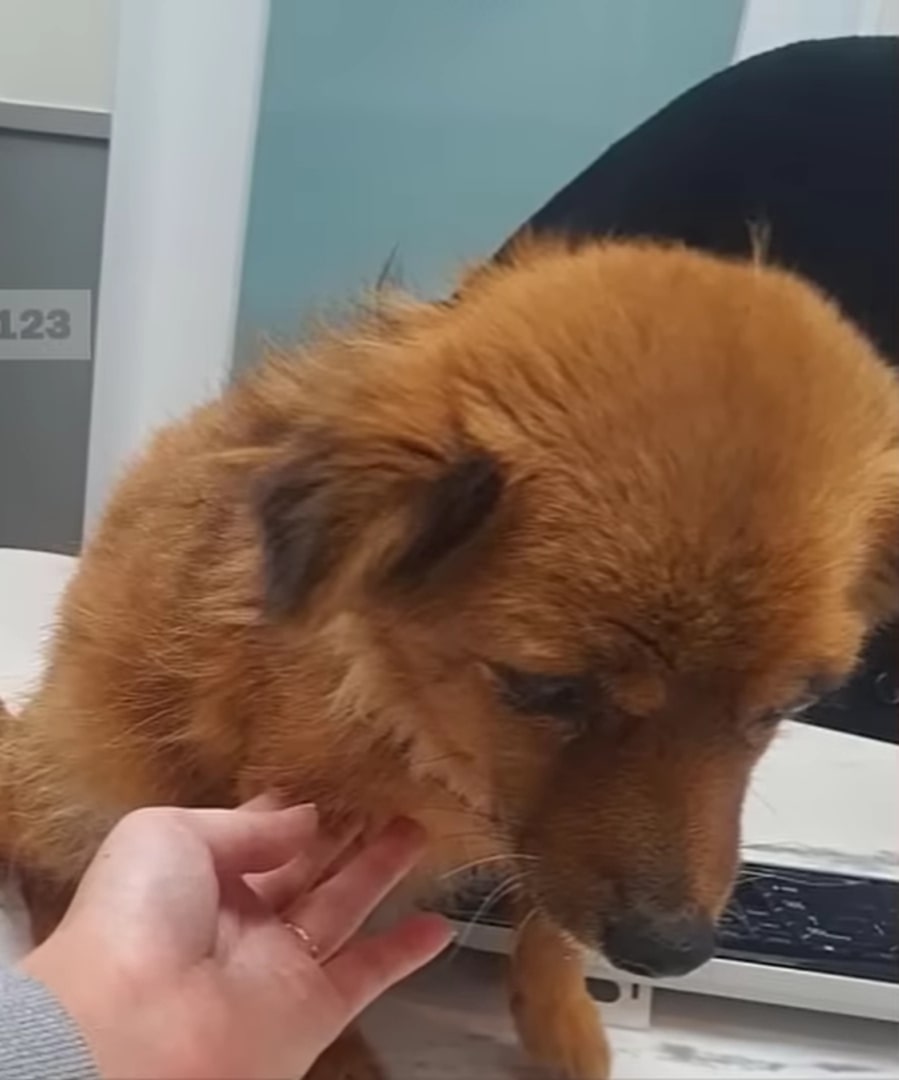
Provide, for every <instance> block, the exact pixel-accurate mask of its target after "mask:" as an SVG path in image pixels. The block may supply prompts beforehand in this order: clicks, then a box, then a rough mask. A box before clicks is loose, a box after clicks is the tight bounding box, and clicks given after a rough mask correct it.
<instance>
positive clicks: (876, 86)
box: [497, 37, 899, 742]
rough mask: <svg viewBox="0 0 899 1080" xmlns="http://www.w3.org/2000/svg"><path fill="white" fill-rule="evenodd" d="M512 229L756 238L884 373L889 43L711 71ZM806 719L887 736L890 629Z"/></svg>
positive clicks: (893, 197) (734, 250)
mask: <svg viewBox="0 0 899 1080" xmlns="http://www.w3.org/2000/svg"><path fill="white" fill-rule="evenodd" d="M522 228H523V229H527V230H530V231H533V232H537V233H540V232H553V233H560V232H561V233H567V234H569V235H574V236H584V235H587V236H606V235H617V236H642V237H655V238H665V239H676V240H681V241H683V242H685V243H687V244H689V245H691V246H694V247H698V248H704V249H706V250H710V251H715V252H719V253H722V254H735V255H739V254H749V253H750V251H751V245H752V232H753V230H754V229H755V230H756V231H758V230H762V231H763V232H764V233H765V234H766V236H767V251H768V257H769V259H770V260H771V261H773V262H777V263H779V264H781V265H783V266H786V267H789V268H791V269H793V270H795V271H797V272H798V273H800V274H802V275H804V276H805V277H807V278H809V279H810V280H812V281H815V282H817V283H818V284H819V285H820V286H822V287H823V288H824V290H825V291H826V292H828V293H829V294H830V295H831V297H833V298H834V299H835V300H837V302H838V303H839V304H840V305H841V306H842V308H843V310H844V311H845V312H846V313H847V314H848V315H849V316H850V317H851V318H852V319H854V321H855V322H856V323H857V324H858V325H859V326H860V327H862V328H863V329H864V330H865V331H866V332H867V333H868V335H869V336H870V337H871V338H872V339H873V340H874V342H875V343H876V344H877V346H878V347H879V348H880V350H881V352H882V353H883V355H884V356H885V357H886V359H887V360H888V361H889V362H890V363H892V364H897V365H899V38H886V37H881V38H858V37H857V38H841V39H836V40H829V41H818V42H804V43H801V44H797V45H791V46H787V47H786V48H782V49H778V50H776V51H774V52H770V53H767V54H764V55H762V56H758V57H754V58H752V59H750V60H747V61H744V62H743V63H741V64H738V65H736V66H734V67H732V68H729V69H728V70H726V71H724V72H721V73H720V74H718V75H715V76H714V77H712V78H710V79H708V80H707V81H706V82H704V83H702V84H700V85H699V86H697V87H696V88H694V89H693V90H691V91H689V92H688V93H686V94H684V95H683V96H682V97H680V98H678V99H677V100H676V101H675V102H673V103H672V104H671V105H669V106H668V107H667V108H665V109H663V110H662V111H661V112H660V113H658V114H657V115H656V116H654V117H652V118H651V119H650V120H648V121H647V122H646V123H644V124H643V125H642V126H641V127H639V128H637V130H636V131H634V132H633V133H632V134H630V135H628V136H627V137H626V138H624V139H622V140H621V141H620V142H618V143H616V144H615V145H614V146H612V147H611V149H609V150H608V151H606V153H604V154H603V155H602V156H601V157H600V158H598V159H597V160H596V161H595V162H594V163H593V164H592V165H590V166H589V167H588V168H587V169H586V170H585V171H584V172H583V173H581V175H580V176H578V177H577V178H576V179H575V180H573V181H572V182H571V183H570V184H569V185H568V186H567V187H565V188H564V189H563V190H562V191H560V192H559V193H558V194H557V195H556V196H554V197H553V198H552V199H550V201H549V202H548V203H547V204H546V205H545V206H544V207H543V208H542V209H541V210H539V211H538V212H537V213H536V214H535V215H534V216H533V217H532V218H531V219H530V220H529V221H528V222H527V223H526V224H525V225H524V226H523V227H522ZM504 250H505V249H504ZM497 257H498V258H500V259H501V258H502V257H503V251H500V252H499V254H498V256H497ZM807 720H808V722H809V723H813V724H818V725H820V726H823V727H829V728H835V729H839V730H844V731H850V732H853V733H855V734H858V735H865V736H868V737H871V738H877V739H881V740H884V741H890V742H895V741H899V626H894V627H891V628H887V629H885V630H883V631H882V632H881V633H880V634H879V635H878V637H877V638H876V639H875V640H874V641H873V642H872V643H871V644H870V646H869V648H868V649H867V651H866V653H865V656H864V660H863V664H862V666H861V667H860V670H859V672H858V674H857V676H856V678H855V679H853V680H852V682H851V683H850V684H849V685H848V686H847V687H845V688H844V689H843V690H842V691H840V692H839V693H838V694H836V695H833V696H832V697H831V698H828V699H827V700H826V701H823V702H821V703H820V704H819V705H818V706H817V707H816V708H815V709H813V710H812V711H811V712H810V713H808V714H807Z"/></svg>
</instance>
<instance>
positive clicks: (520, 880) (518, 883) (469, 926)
mask: <svg viewBox="0 0 899 1080" xmlns="http://www.w3.org/2000/svg"><path fill="white" fill-rule="evenodd" d="M523 884H524V877H523V875H521V874H516V875H512V876H511V877H508V878H505V879H504V880H503V881H501V882H500V883H499V884H498V885H497V886H496V888H495V889H493V890H491V892H490V893H489V894H488V895H487V897H486V899H485V900H483V901H482V902H481V904H480V905H479V906H478V909H477V911H476V912H475V913H474V915H473V916H472V918H471V919H469V920H468V922H466V923H465V926H464V927H463V929H462V933H461V934H460V935H459V938H458V940H457V941H456V944H455V946H454V947H453V950H452V952H451V954H450V957H449V962H452V960H454V959H455V957H456V956H458V954H459V952H460V950H461V949H463V948H464V947H465V945H466V944H467V942H468V940H469V938H470V937H471V932H472V930H474V928H475V927H476V926H477V924H478V923H479V922H480V921H481V919H483V918H484V916H485V915H486V914H487V912H488V911H490V910H491V908H493V907H494V906H495V905H496V904H498V903H499V902H500V900H503V899H504V898H505V897H507V896H510V895H511V894H512V893H513V892H515V890H516V889H520V888H521V887H522V885H523Z"/></svg>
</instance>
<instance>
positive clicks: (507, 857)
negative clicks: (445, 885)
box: [440, 852, 538, 881]
mask: <svg viewBox="0 0 899 1080" xmlns="http://www.w3.org/2000/svg"><path fill="white" fill-rule="evenodd" d="M513 860H514V861H516V862H522V861H523V862H537V861H538V859H537V856H536V855H525V854H516V853H515V852H509V853H506V852H503V853H501V854H497V855H485V856H484V857H483V858H480V859H472V860H471V862H467V863H463V864H462V865H461V866H457V867H454V869H452V870H448V871H447V872H446V873H445V874H441V875H440V881H448V880H449V879H450V878H454V877H457V876H458V875H459V874H464V873H465V871H466V870H477V869H479V868H480V867H482V866H489V865H490V864H491V863H497V862H510V861H513Z"/></svg>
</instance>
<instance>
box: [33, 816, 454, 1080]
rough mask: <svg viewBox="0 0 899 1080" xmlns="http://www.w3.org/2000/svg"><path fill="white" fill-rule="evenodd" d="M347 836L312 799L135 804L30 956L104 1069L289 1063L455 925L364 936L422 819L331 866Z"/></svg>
mask: <svg viewBox="0 0 899 1080" xmlns="http://www.w3.org/2000/svg"><path fill="white" fill-rule="evenodd" d="M347 839H348V838H345V839H344V842H339V841H334V840H329V839H327V838H326V837H324V836H323V835H322V833H320V832H319V830H318V819H317V814H316V812H315V809H314V808H313V807H311V806H298V807H293V808H290V809H281V810H278V809H272V808H271V804H270V803H268V802H266V801H265V800H261V801H260V800H257V801H256V802H254V803H252V804H248V806H247V807H244V808H241V809H239V810H182V809H175V808H162V807H160V808H150V809H144V810H138V811H136V812H134V813H132V814H129V815H128V816H127V817H125V818H123V819H122V821H121V822H120V823H119V824H118V825H117V826H116V827H115V828H114V829H113V830H112V832H111V833H110V835H109V837H108V838H107V839H106V841H105V842H104V844H103V845H102V846H101V848H100V850H99V852H98V853H97V856H96V858H95V859H94V861H93V863H92V864H91V866H90V868H89V869H88V871H87V873H86V875H85V877H84V879H83V881H82V883H81V885H80V887H79V889H78V892H77V894H76V896H75V899H74V901H73V903H72V905H71V907H70V909H69V911H68V913H67V915H66V916H65V918H64V920H63V921H62V923H61V924H60V926H59V928H58V929H57V930H56V932H55V933H54V934H52V935H51V936H50V937H49V938H48V939H47V941H46V942H45V943H44V944H43V945H41V946H40V947H39V948H37V949H36V950H35V951H34V952H33V953H31V955H30V956H29V957H27V958H26V959H25V960H24V961H23V963H22V967H23V969H24V970H25V971H27V972H28V973H29V974H30V975H32V976H33V977H35V978H37V979H39V980H40V981H41V982H43V983H44V984H45V985H46V986H48V987H49V988H50V990H51V991H53V993H54V994H55V995H56V996H57V998H58V999H59V1000H60V1001H61V1002H62V1004H63V1005H64V1006H65V1007H66V1009H67V1010H68V1011H69V1013H70V1015H71V1016H72V1017H73V1019H74V1020H75V1021H76V1023H78V1025H79V1026H80V1028H81V1030H82V1031H83V1033H84V1035H85V1038H86V1040H87V1042H88V1044H89V1045H90V1047H91V1050H92V1051H93V1054H94V1057H95V1060H96V1062H97V1066H98V1068H99V1070H100V1072H101V1074H102V1075H103V1076H104V1077H108V1078H110V1080H112V1078H115V1080H137V1078H146V1077H148V1076H152V1077H154V1080H168V1078H172V1080H175V1078H177V1080H229V1078H233V1080H238V1078H240V1080H280V1078H284V1080H296V1078H297V1077H299V1076H302V1075H304V1074H305V1073H306V1072H307V1071H308V1069H309V1068H310V1067H311V1066H312V1064H313V1063H314V1061H315V1059H316V1058H317V1057H318V1056H319V1055H320V1054H321V1053H322V1051H323V1050H325V1049H326V1048H327V1047H328V1046H329V1045H330V1044H331V1043H332V1042H333V1041H334V1039H335V1038H336V1037H337V1036H338V1035H339V1034H340V1032H341V1031H342V1030H343V1029H344V1028H345V1027H346V1025H347V1024H348V1023H349V1022H350V1021H351V1020H352V1019H353V1018H354V1017H355V1016H356V1015H357V1014H358V1013H359V1012H360V1011H361V1010H362V1009H364V1008H365V1007H366V1006H367V1005H369V1004H370V1003H371V1002H372V1001H373V1000H374V999H375V998H376V997H378V996H379V995H380V994H381V993H382V992H383V991H384V990H386V989H387V988H388V987H389V986H391V985H393V984H394V983H395V982H397V981H399V980H400V979H402V978H404V977H405V976H406V975H409V974H411V973H412V972H413V971H415V970H416V969H417V968H419V967H421V966H422V965H424V964H425V963H427V962H428V961H429V960H431V959H433V957H435V956H436V955H437V954H438V953H439V952H440V951H441V950H442V949H443V948H444V947H445V946H446V945H447V943H448V942H449V939H450V931H449V928H448V924H447V923H446V921H445V920H443V919H441V918H440V917H439V916H432V915H418V916H413V917H410V918H408V919H407V920H405V921H404V922H402V923H400V924H399V925H397V926H396V927H394V928H393V929H392V930H389V931H387V932H386V933H383V934H379V935H376V936H372V937H368V938H357V937H355V936H354V935H355V934H356V931H357V930H358V929H359V928H360V926H361V924H362V923H363V921H364V920H365V919H366V918H367V917H368V915H369V914H370V913H371V911H372V910H373V909H374V907H375V906H376V905H377V904H378V902H379V901H380V900H381V899H382V898H383V897H384V895H385V894H386V893H388V892H389V891H390V890H391V889H392V888H393V886H394V885H396V884H397V882H398V881H400V880H401V879H402V878H403V877H404V876H405V875H406V873H408V871H409V870H410V869H411V867H412V866H413V864H414V863H415V862H416V861H417V858H418V857H419V856H420V854H421V852H422V849H423V846H424V837H423V833H422V830H421V829H420V828H419V827H418V826H417V825H415V824H413V823H411V822H407V821H399V822H395V823H394V824H393V825H391V826H389V827H388V828H387V829H386V830H385V832H384V833H382V834H381V836H380V837H378V838H377V839H376V840H374V841H373V842H371V843H369V844H367V845H366V846H364V847H362V848H361V849H360V850H359V851H358V853H354V854H352V855H351V857H349V858H347V859H345V861H344V863H343V865H341V866H340V867H339V869H337V870H336V871H334V872H333V873H331V875H330V876H326V875H327V872H328V870H329V867H331V866H332V865H333V863H334V861H335V860H336V859H337V858H338V857H339V856H340V855H341V852H342V851H344V849H345V847H346V842H347ZM323 875H325V876H323ZM292 927H293V928H292ZM297 927H299V928H300V930H299V931H297V930H296V928H297Z"/></svg>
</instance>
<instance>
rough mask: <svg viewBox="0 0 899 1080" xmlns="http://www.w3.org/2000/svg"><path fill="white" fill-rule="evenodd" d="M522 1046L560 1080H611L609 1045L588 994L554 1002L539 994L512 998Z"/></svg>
mask: <svg viewBox="0 0 899 1080" xmlns="http://www.w3.org/2000/svg"><path fill="white" fill-rule="evenodd" d="M511 1005H512V1014H513V1016H514V1017H515V1024H516V1027H517V1028H518V1033H519V1036H520V1038H521V1042H522V1045H523V1046H524V1049H525V1050H526V1051H527V1052H528V1054H529V1055H530V1056H531V1057H532V1058H533V1060H534V1061H535V1062H537V1063H538V1064H540V1065H542V1066H544V1068H546V1069H548V1070H549V1071H550V1073H551V1074H552V1075H553V1076H556V1077H559V1080H608V1078H609V1074H610V1068H611V1054H610V1052H609V1043H608V1040H607V1039H606V1036H605V1032H604V1031H603V1028H602V1022H601V1021H600V1018H599V1012H598V1010H597V1008H596V1004H595V1002H594V1001H593V999H592V998H591V997H590V995H589V994H588V993H586V991H584V992H583V993H581V994H578V995H576V996H572V995H567V996H565V997H561V998H555V997H553V996H552V994H551V993H550V994H547V993H544V992H541V991H540V990H537V989H536V988H534V989H532V990H527V989H525V990H519V991H517V992H516V993H514V994H513V995H512V999H511Z"/></svg>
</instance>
